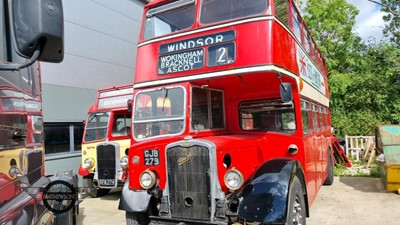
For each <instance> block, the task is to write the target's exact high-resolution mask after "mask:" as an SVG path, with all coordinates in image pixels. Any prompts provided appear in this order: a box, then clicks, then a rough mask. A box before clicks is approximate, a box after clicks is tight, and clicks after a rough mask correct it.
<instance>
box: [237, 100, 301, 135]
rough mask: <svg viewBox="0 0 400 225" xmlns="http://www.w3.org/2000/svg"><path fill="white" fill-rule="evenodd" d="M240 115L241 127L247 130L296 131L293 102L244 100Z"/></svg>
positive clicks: (240, 107)
mask: <svg viewBox="0 0 400 225" xmlns="http://www.w3.org/2000/svg"><path fill="white" fill-rule="evenodd" d="M239 116H240V126H241V128H242V129H243V130H247V131H264V132H265V131H272V132H282V133H294V131H295V130H296V119H295V113H294V107H293V103H283V102H281V101H279V100H259V101H251V102H242V103H241V104H240V106H239Z"/></svg>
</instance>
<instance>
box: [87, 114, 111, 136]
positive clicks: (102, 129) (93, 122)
mask: <svg viewBox="0 0 400 225" xmlns="http://www.w3.org/2000/svg"><path fill="white" fill-rule="evenodd" d="M109 118H110V113H109V112H97V113H90V114H89V116H88V119H87V122H86V127H85V136H84V140H85V141H86V142H90V141H97V140H103V139H105V138H106V136H107V128H108V122H109Z"/></svg>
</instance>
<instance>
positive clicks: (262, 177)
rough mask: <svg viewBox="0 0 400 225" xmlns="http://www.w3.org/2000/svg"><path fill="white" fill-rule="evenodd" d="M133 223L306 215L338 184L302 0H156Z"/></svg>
mask: <svg viewBox="0 0 400 225" xmlns="http://www.w3.org/2000/svg"><path fill="white" fill-rule="evenodd" d="M137 59H138V60H137V65H136V72H135V78H134V104H133V114H132V123H133V126H132V127H133V128H132V140H131V143H132V144H131V147H130V150H129V179H128V182H126V183H125V186H124V188H123V191H122V195H121V200H120V205H119V209H122V210H125V211H126V219H127V224H149V223H150V224H305V222H306V217H307V216H309V208H310V205H311V204H312V202H313V201H314V199H315V197H316V195H317V193H318V190H319V189H320V187H321V186H322V185H323V184H324V183H325V184H332V182H333V169H332V168H333V161H332V160H333V158H332V154H331V151H332V150H331V144H330V143H331V139H332V138H333V137H332V134H331V126H330V114H329V90H328V83H327V76H328V75H327V70H326V67H325V62H324V59H323V56H322V55H321V53H320V52H319V50H318V48H317V45H316V44H315V42H314V41H313V39H312V38H311V35H310V32H309V31H308V29H307V27H306V26H305V24H304V21H303V20H302V18H301V16H300V13H299V11H298V9H297V8H296V6H295V4H294V2H293V0H177V1H171V0H155V1H152V2H151V3H150V4H148V5H147V6H146V7H145V9H144V15H143V25H142V30H141V34H140V37H139V45H138V56H137Z"/></svg>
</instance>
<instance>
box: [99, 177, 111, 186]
mask: <svg viewBox="0 0 400 225" xmlns="http://www.w3.org/2000/svg"><path fill="white" fill-rule="evenodd" d="M98 182H99V185H100V186H115V180H114V179H105V180H98Z"/></svg>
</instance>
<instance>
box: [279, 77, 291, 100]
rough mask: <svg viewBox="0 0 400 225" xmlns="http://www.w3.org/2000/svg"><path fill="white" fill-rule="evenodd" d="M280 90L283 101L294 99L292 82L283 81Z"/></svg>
mask: <svg viewBox="0 0 400 225" xmlns="http://www.w3.org/2000/svg"><path fill="white" fill-rule="evenodd" d="M279 91H280V95H281V100H282V102H291V101H292V100H293V93H292V86H291V85H290V83H287V82H283V83H281V84H280V85H279Z"/></svg>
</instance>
